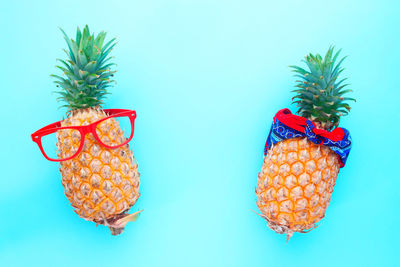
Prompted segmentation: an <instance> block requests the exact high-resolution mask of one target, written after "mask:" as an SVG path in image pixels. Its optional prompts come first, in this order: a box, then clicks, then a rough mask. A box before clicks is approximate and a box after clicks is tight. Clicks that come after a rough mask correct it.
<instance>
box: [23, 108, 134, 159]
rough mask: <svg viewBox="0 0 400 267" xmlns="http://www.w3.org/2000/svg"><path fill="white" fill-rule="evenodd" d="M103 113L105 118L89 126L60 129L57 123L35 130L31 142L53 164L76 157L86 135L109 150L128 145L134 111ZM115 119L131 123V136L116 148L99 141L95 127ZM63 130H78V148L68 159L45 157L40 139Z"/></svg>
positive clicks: (59, 123)
mask: <svg viewBox="0 0 400 267" xmlns="http://www.w3.org/2000/svg"><path fill="white" fill-rule="evenodd" d="M103 111H104V112H105V113H106V114H107V117H105V118H102V119H100V120H98V121H95V122H93V123H91V124H88V125H81V126H66V127H60V126H61V122H62V121H57V122H54V123H52V124H49V125H47V126H45V127H43V128H41V129H39V130H37V131H36V132H34V133H33V134H31V138H32V141H33V142H35V143H36V144H37V145H38V146H39V149H40V151H41V152H42V154H43V156H44V157H45V158H46V159H47V160H49V161H55V162H61V161H66V160H70V159H72V158H74V157H76V156H77V155H78V154H79V153H80V152H81V151H82V149H83V145H84V143H85V136H86V135H87V134H88V133H91V134H92V135H93V137H94V138H95V139H96V141H97V142H99V143H100V144H101V145H102V146H104V147H106V148H109V149H115V148H118V147H121V146H124V145H126V144H127V143H129V142H130V141H131V140H132V138H133V133H134V130H135V119H136V111H135V110H129V109H104V110H103ZM115 117H128V118H129V120H130V122H131V129H132V130H131V135H130V137H129V138H127V139H126V140H125V142H123V143H122V144H119V145H117V146H109V145H106V144H104V143H103V142H102V141H101V139H100V137H99V136H98V135H97V132H96V127H97V125H98V124H100V123H101V122H103V121H105V120H107V119H110V118H115ZM63 129H74V130H78V131H79V133H80V135H81V140H80V144H79V148H78V150H77V151H76V152H75V153H74V154H73V155H72V156H70V157H67V158H65V159H52V158H50V157H49V156H48V155H46V152H45V151H44V149H43V146H42V137H44V136H46V135H49V134H52V133H55V132H57V131H58V130H63Z"/></svg>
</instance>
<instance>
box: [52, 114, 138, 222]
mask: <svg viewBox="0 0 400 267" xmlns="http://www.w3.org/2000/svg"><path fill="white" fill-rule="evenodd" d="M104 117H106V114H105V113H104V112H103V111H102V110H101V109H94V108H90V109H84V110H78V111H75V112H73V113H72V114H71V116H69V117H68V118H66V119H65V120H64V121H63V122H62V126H78V125H87V124H90V123H93V122H95V121H97V120H99V119H101V118H104ZM98 128H99V129H100V131H98V134H99V137H100V139H101V140H104V138H107V137H108V138H110V136H112V137H111V138H110V139H111V140H115V138H117V139H118V138H124V133H123V132H122V131H121V129H120V127H119V125H118V122H117V121H116V120H114V119H108V120H106V121H105V122H103V123H101V127H98ZM79 142H80V138H79V136H78V137H76V136H73V134H72V131H71V130H68V129H67V130H63V132H62V133H61V134H59V135H58V142H57V147H58V150H59V153H60V154H61V155H60V156H63V155H71V154H72V153H71V152H70V151H69V150H70V149H72V147H75V148H76V147H77V145H78V144H79ZM71 144H73V145H72V146H71ZM60 164H61V166H60V172H61V176H62V179H61V181H62V185H63V186H64V188H65V195H66V196H67V198H68V200H69V201H70V202H71V205H72V206H73V207H74V209H75V212H76V213H77V214H78V215H79V216H80V217H82V218H84V219H86V220H89V221H94V222H96V223H100V224H106V223H107V221H110V220H111V221H112V220H113V219H117V218H119V217H120V215H121V214H122V213H124V212H126V211H128V210H129V209H130V208H131V207H132V206H133V205H134V204H135V203H136V201H137V199H138V198H139V195H140V194H139V185H140V174H139V172H138V166H137V164H135V162H134V157H133V154H132V151H131V150H130V149H129V145H128V144H127V145H125V146H123V147H119V148H116V149H108V148H105V147H103V146H101V145H100V144H99V143H98V142H97V141H96V140H95V139H94V137H93V136H92V134H88V135H86V137H85V143H84V146H83V149H82V151H81V152H80V153H79V154H78V155H77V156H76V157H75V158H73V159H71V160H67V161H62V162H60Z"/></svg>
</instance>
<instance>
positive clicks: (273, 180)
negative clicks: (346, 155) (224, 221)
mask: <svg viewBox="0 0 400 267" xmlns="http://www.w3.org/2000/svg"><path fill="white" fill-rule="evenodd" d="M339 168H340V163H339V159H338V156H337V154H335V153H334V152H333V151H332V150H331V149H329V148H328V147H325V146H322V145H316V144H314V143H313V142H311V141H309V140H307V139H306V138H293V139H286V140H283V141H280V142H278V143H276V144H275V145H274V146H273V147H272V148H271V149H270V150H268V153H267V155H266V157H265V158H264V163H263V166H262V169H261V172H260V173H259V175H258V181H257V187H256V194H257V198H258V200H257V206H258V208H259V209H260V211H261V212H262V217H264V218H265V219H266V220H267V222H268V226H269V227H270V228H271V229H272V230H274V231H275V232H277V233H280V234H287V235H288V238H290V236H291V235H292V234H293V232H305V231H306V230H309V229H312V228H313V227H315V226H316V223H318V222H319V221H320V220H321V219H322V218H323V217H324V216H325V211H326V209H327V207H328V205H329V202H330V199H331V195H332V192H333V188H334V186H335V183H336V178H337V175H338V172H339Z"/></svg>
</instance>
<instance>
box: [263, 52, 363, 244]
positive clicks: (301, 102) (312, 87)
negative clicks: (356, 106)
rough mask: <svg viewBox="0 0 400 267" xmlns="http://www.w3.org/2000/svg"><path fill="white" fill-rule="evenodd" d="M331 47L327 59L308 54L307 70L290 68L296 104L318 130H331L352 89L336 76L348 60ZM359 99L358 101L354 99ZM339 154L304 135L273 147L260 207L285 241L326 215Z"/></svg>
mask: <svg viewBox="0 0 400 267" xmlns="http://www.w3.org/2000/svg"><path fill="white" fill-rule="evenodd" d="M339 53H340V51H338V52H337V53H335V54H334V47H330V48H329V50H328V52H327V53H326V55H325V57H324V58H322V57H321V56H320V55H319V54H317V55H315V56H314V55H312V54H309V55H307V56H306V58H305V59H306V60H305V63H306V64H307V66H308V68H309V71H306V70H304V69H303V68H300V67H297V66H291V68H292V69H293V71H294V72H295V73H296V77H298V78H300V79H301V80H300V81H297V84H296V89H295V90H293V91H294V92H295V93H296V96H295V97H293V103H295V104H297V106H298V107H299V110H298V113H299V114H300V115H301V116H303V117H305V118H306V119H308V120H310V121H312V122H313V123H314V124H315V125H316V127H317V128H319V129H324V130H328V131H330V130H332V129H333V128H335V127H337V126H338V124H339V120H340V117H341V116H343V115H346V114H348V112H349V111H350V106H349V104H348V103H346V101H348V100H354V99H352V98H347V97H343V94H345V93H348V92H350V91H351V90H349V89H347V88H346V85H345V84H343V82H344V81H345V80H346V79H342V80H340V81H338V80H337V79H338V75H339V74H340V73H341V72H342V71H343V68H342V67H341V66H340V65H341V63H342V62H343V60H344V58H342V59H341V60H340V61H338V62H337V64H336V61H337V59H338V56H339ZM354 101H355V100H354ZM340 164H341V163H340V160H339V157H338V155H337V154H336V153H335V152H334V151H333V150H332V149H330V148H329V147H327V146H323V145H320V144H315V143H314V142H311V141H310V140H308V139H307V138H306V137H296V138H290V139H284V140H282V141H279V142H278V143H276V144H275V145H273V146H272V147H271V148H269V150H268V152H267V154H266V156H265V157H264V162H263V165H262V169H261V171H260V173H259V175H258V181H257V187H256V195H257V206H258V208H259V209H260V211H261V212H262V214H260V216H262V217H263V218H264V219H266V221H267V223H268V226H269V227H270V228H271V229H272V230H274V231H275V232H277V233H279V234H286V235H287V240H289V239H290V237H291V236H292V235H293V233H294V232H300V233H304V232H308V231H309V230H312V229H313V228H315V227H316V226H317V223H318V222H319V221H320V220H321V219H322V218H323V217H324V216H325V211H326V209H327V207H328V205H329V202H330V199H331V195H332V192H333V188H334V186H335V183H336V178H337V176H338V173H339V169H340V167H341V165H340Z"/></svg>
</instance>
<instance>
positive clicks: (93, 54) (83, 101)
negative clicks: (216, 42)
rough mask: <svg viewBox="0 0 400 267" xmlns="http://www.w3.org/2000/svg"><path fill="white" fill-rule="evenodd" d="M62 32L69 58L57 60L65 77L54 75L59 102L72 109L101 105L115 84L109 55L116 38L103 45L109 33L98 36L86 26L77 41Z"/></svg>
mask: <svg viewBox="0 0 400 267" xmlns="http://www.w3.org/2000/svg"><path fill="white" fill-rule="evenodd" d="M60 30H61V32H62V33H63V35H64V39H65V41H66V42H67V45H68V51H67V50H65V49H64V51H65V53H66V54H67V56H68V58H67V59H66V60H62V59H57V61H59V62H60V63H61V64H60V65H59V66H56V67H57V68H58V69H60V70H61V71H62V72H63V75H62V76H58V75H51V76H52V77H54V78H55V79H56V80H55V81H54V82H55V83H56V84H57V87H59V88H61V90H60V91H58V92H57V93H58V94H60V95H61V96H60V97H58V98H57V101H63V102H65V103H66V104H65V105H63V106H62V107H67V108H68V109H69V110H76V109H84V108H89V107H95V106H100V105H101V104H102V103H103V101H102V100H103V98H104V97H105V95H107V94H109V93H108V92H107V89H108V87H110V86H111V85H112V83H113V82H114V80H111V78H112V77H113V75H114V73H115V71H113V70H111V69H110V68H111V67H112V66H113V65H115V64H114V63H110V59H111V58H112V57H110V56H108V55H109V53H110V51H111V50H112V49H113V47H114V46H115V44H116V43H115V38H113V39H111V40H110V41H108V42H107V43H106V44H105V45H103V43H104V39H105V37H106V33H105V32H104V31H102V32H100V33H99V34H98V35H97V36H96V37H95V35H94V34H90V32H89V27H88V26H87V25H86V26H85V28H84V29H83V31H82V32H81V30H80V29H79V27H78V29H77V31H76V39H75V40H73V39H72V38H71V39H70V38H69V37H68V36H67V34H66V33H65V32H64V31H63V30H62V29H61V28H60Z"/></svg>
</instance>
